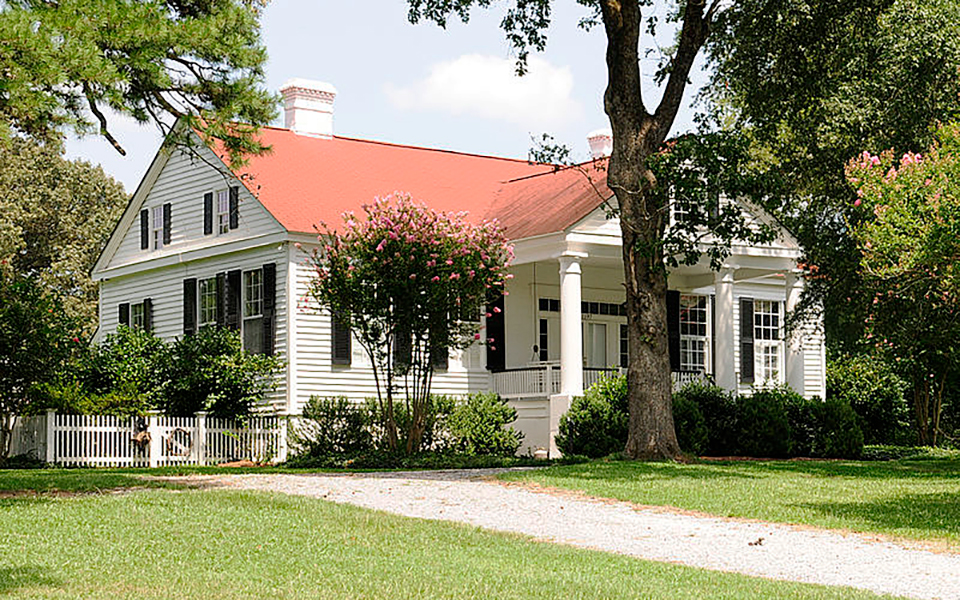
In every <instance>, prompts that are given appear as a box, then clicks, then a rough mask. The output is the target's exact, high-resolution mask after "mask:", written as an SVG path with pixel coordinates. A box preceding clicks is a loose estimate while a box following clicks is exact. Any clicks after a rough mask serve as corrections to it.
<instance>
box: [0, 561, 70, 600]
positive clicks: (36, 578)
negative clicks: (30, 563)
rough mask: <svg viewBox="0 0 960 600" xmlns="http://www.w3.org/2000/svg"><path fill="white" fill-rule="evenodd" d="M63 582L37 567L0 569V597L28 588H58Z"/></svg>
mask: <svg viewBox="0 0 960 600" xmlns="http://www.w3.org/2000/svg"><path fill="white" fill-rule="evenodd" d="M61 585H63V581H62V580H60V579H58V578H56V577H53V576H51V575H50V574H49V573H48V572H47V570H46V569H41V568H38V567H0V595H7V594H12V593H14V592H17V591H25V590H29V589H30V588H39V587H60V586H61Z"/></svg>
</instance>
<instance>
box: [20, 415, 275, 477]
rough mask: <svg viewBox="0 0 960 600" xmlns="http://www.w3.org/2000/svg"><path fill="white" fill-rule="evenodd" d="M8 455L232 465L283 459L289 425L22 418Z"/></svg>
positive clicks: (71, 463)
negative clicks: (244, 461) (236, 461)
mask: <svg viewBox="0 0 960 600" xmlns="http://www.w3.org/2000/svg"><path fill="white" fill-rule="evenodd" d="M12 433H13V436H12V439H11V448H10V454H11V455H16V454H32V455H34V456H36V457H37V458H39V459H41V460H44V461H46V462H47V463H49V464H55V465H60V466H65V467H162V466H167V465H210V464H217V463H221V462H229V461H235V460H250V461H253V462H257V463H266V462H282V461H284V460H286V459H287V419H286V417H278V416H253V417H249V418H247V419H245V420H244V422H243V423H238V422H236V421H234V420H231V419H217V418H213V417H210V416H207V415H206V414H205V413H197V414H196V415H194V416H192V417H166V416H163V415H160V414H154V413H152V414H150V415H148V416H146V417H133V418H121V417H109V416H97V415H59V414H57V413H56V412H54V411H50V412H48V413H47V414H45V415H38V416H32V417H20V418H18V419H17V421H16V424H15V425H14V429H13V432H12Z"/></svg>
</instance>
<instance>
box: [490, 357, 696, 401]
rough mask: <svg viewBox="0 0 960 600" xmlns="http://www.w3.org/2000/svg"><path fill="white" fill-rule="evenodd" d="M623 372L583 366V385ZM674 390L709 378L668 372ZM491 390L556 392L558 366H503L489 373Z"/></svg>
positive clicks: (527, 394)
mask: <svg viewBox="0 0 960 600" xmlns="http://www.w3.org/2000/svg"><path fill="white" fill-rule="evenodd" d="M622 372H624V369H622V368H604V367H584V368H583V388H584V389H587V388H589V387H590V386H592V385H594V384H595V383H597V382H598V381H600V380H601V379H603V378H604V377H609V376H611V375H615V374H618V373H622ZM671 377H672V379H673V389H674V391H677V390H679V389H680V388H682V387H683V386H685V385H687V384H688V383H692V382H694V381H700V380H702V379H709V378H710V376H709V375H707V374H706V373H703V372H702V371H674V372H673V373H671ZM490 379H491V389H492V391H494V392H496V393H497V394H499V395H500V397H501V398H544V397H547V396H550V395H551V394H557V393H559V392H560V365H558V364H541V365H531V366H529V367H518V368H514V369H503V370H502V371H495V372H493V373H491V374H490Z"/></svg>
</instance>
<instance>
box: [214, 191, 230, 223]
mask: <svg viewBox="0 0 960 600" xmlns="http://www.w3.org/2000/svg"><path fill="white" fill-rule="evenodd" d="M217 231H218V232H219V233H228V232H229V231H230V192H228V191H227V190H223V191H220V192H217Z"/></svg>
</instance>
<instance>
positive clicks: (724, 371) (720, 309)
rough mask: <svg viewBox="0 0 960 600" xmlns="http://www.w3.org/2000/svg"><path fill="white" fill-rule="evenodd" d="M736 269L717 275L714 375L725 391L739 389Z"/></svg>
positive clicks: (726, 270) (723, 271) (720, 272)
mask: <svg viewBox="0 0 960 600" xmlns="http://www.w3.org/2000/svg"><path fill="white" fill-rule="evenodd" d="M734 272H735V269H734V268H731V267H724V268H722V269H720V271H719V272H717V275H716V283H715V287H716V293H717V300H716V302H717V311H716V323H715V324H714V328H715V330H716V335H717V339H716V340H715V342H714V343H715V344H716V349H717V355H716V357H715V360H714V364H715V365H716V372H715V373H714V374H713V376H714V379H715V380H716V382H717V385H718V386H720V387H722V388H723V389H725V390H730V391H735V390H736V389H737V365H736V361H735V358H734V357H735V355H734V351H735V349H736V347H737V340H736V339H735V335H734V333H735V331H736V329H735V327H734V322H733V302H734V298H733V275H734Z"/></svg>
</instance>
